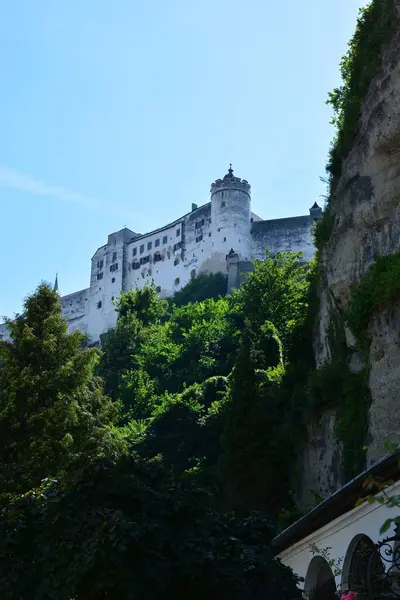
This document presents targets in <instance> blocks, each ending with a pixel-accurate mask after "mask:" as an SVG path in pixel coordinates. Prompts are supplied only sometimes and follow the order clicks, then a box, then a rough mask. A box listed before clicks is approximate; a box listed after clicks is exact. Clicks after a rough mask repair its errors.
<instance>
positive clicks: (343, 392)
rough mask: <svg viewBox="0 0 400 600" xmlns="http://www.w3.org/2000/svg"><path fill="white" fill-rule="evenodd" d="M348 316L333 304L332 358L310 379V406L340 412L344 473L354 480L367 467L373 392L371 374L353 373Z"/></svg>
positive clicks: (338, 425)
mask: <svg viewBox="0 0 400 600" xmlns="http://www.w3.org/2000/svg"><path fill="white" fill-rule="evenodd" d="M345 322H346V315H345V314H344V313H343V311H341V310H340V309H339V307H338V306H335V305H334V304H333V302H332V305H331V314H330V324H329V328H328V334H327V342H328V346H329V349H330V354H331V357H330V359H329V360H327V361H326V362H325V363H324V365H323V366H322V367H321V368H320V369H317V370H316V371H314V372H313V373H312V375H311V377H310V379H309V387H308V397H309V401H310V403H311V407H312V408H313V409H314V410H318V411H321V409H323V408H326V407H331V408H333V409H335V410H336V411H337V416H338V420H337V423H336V427H335V435H336V437H337V439H338V440H339V442H340V443H341V445H342V471H343V475H344V477H345V479H347V480H348V479H351V478H352V477H354V476H355V475H357V474H358V473H359V472H360V471H362V470H363V469H364V467H365V445H366V440H367V433H368V411H369V406H370V401H371V398H370V392H369V388H368V372H367V370H366V369H365V368H364V369H362V370H361V371H359V372H352V371H351V370H350V367H349V365H350V359H351V351H350V350H349V348H348V347H347V343H346V337H345Z"/></svg>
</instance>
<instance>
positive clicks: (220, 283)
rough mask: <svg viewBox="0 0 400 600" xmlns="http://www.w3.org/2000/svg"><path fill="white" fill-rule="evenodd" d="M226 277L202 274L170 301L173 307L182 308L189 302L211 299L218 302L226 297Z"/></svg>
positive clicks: (218, 274)
mask: <svg viewBox="0 0 400 600" xmlns="http://www.w3.org/2000/svg"><path fill="white" fill-rule="evenodd" d="M226 290H227V277H226V275H224V274H223V273H210V274H205V273H202V274H200V275H198V276H197V277H195V278H194V279H191V280H190V281H189V283H187V284H186V285H185V286H184V287H183V288H182V289H181V290H179V291H178V292H176V293H175V294H174V295H173V297H172V298H171V300H170V303H171V304H174V305H175V306H178V307H179V306H184V305H185V304H189V303H190V302H203V300H208V299H210V298H212V299H213V300H218V298H220V297H221V296H225V295H226Z"/></svg>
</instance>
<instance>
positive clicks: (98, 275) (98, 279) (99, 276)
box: [97, 273, 103, 281]
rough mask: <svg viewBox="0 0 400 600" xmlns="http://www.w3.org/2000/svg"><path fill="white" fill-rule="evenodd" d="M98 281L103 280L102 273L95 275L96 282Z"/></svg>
mask: <svg viewBox="0 0 400 600" xmlns="http://www.w3.org/2000/svg"><path fill="white" fill-rule="evenodd" d="M100 279H103V273H97V281H100Z"/></svg>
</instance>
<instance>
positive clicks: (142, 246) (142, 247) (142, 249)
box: [140, 244, 144, 254]
mask: <svg viewBox="0 0 400 600" xmlns="http://www.w3.org/2000/svg"><path fill="white" fill-rule="evenodd" d="M143 252H144V244H142V245H141V246H140V254H143Z"/></svg>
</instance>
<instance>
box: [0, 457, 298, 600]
mask: <svg viewBox="0 0 400 600" xmlns="http://www.w3.org/2000/svg"><path fill="white" fill-rule="evenodd" d="M273 532H274V530H273V528H272V526H271V524H270V522H269V521H268V520H267V519H265V518H264V517H262V516H261V515H257V514H251V515H248V516H247V517H245V518H238V517H236V516H235V515H234V514H233V513H230V514H219V513H218V512H216V511H215V509H214V506H213V502H212V496H211V495H210V493H209V492H207V491H205V490H204V489H202V488H200V487H199V486H197V485H195V484H193V483H192V481H191V480H190V479H188V478H179V479H176V478H174V477H173V476H172V475H171V474H170V473H168V471H165V469H163V468H162V466H161V464H160V462H159V461H157V460H153V461H143V460H141V459H139V458H138V457H137V456H133V455H131V456H125V457H123V458H121V459H120V460H119V461H117V462H114V461H105V460H103V461H100V462H97V463H93V464H91V465H87V466H86V467H85V468H84V469H83V470H82V471H81V472H79V473H77V474H74V476H73V477H65V478H63V479H61V480H58V481H57V480H56V481H49V482H47V483H46V484H45V485H43V486H42V488H41V489H40V490H37V491H35V492H31V493H29V494H25V495H23V496H20V497H15V498H13V499H11V500H7V502H3V506H2V519H1V520H0V553H1V556H2V557H3V559H2V561H0V585H1V589H2V598H4V600H17V599H18V600H39V599H40V598H46V599H47V600H53V599H54V600H67V599H69V598H74V599H75V600H130V599H132V600H153V599H154V598H158V599H159V600H172V599H175V598H185V597H188V598H193V599H194V600H205V599H211V600H212V599H215V600H217V599H218V600H224V599H226V600H228V599H235V598H237V599H239V598H243V596H242V594H243V592H244V591H245V590H249V591H251V592H254V591H255V590H256V589H257V588H258V587H260V585H261V584H264V586H265V585H266V586H267V588H268V586H269V587H270V588H273V589H274V590H276V589H278V590H279V591H280V594H281V595H280V596H279V598H282V599H285V598H286V599H288V600H289V599H290V600H292V599H295V598H300V597H301V595H300V591H299V590H298V588H297V585H296V584H297V579H296V577H295V576H294V575H293V573H292V572H291V570H290V569H289V568H287V567H284V566H283V565H282V564H281V563H280V562H279V561H278V560H276V559H275V558H274V557H273V555H272V551H271V550H270V547H269V542H270V540H271V538H272V536H273ZM251 597H254V596H253V595H251ZM268 597H269V598H271V599H272V598H273V597H275V598H278V596H272V595H269V596H268Z"/></svg>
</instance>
